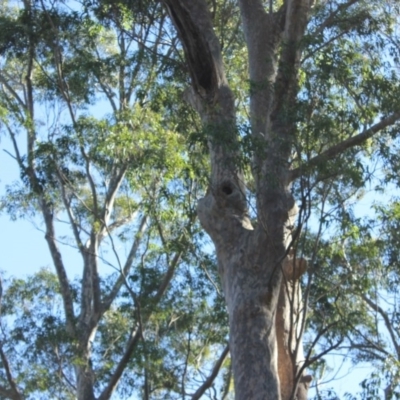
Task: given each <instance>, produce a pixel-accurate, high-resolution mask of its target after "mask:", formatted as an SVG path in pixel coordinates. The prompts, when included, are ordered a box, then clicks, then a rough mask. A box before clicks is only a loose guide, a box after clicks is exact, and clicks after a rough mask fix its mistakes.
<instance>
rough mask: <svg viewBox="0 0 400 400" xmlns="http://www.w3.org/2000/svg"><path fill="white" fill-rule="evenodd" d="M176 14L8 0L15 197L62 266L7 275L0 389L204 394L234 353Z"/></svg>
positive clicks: (0, 101)
mask: <svg viewBox="0 0 400 400" xmlns="http://www.w3.org/2000/svg"><path fill="white" fill-rule="evenodd" d="M165 19H166V16H165V13H164V12H163V9H162V7H161V5H160V4H154V3H151V2H146V1H144V2H135V1H132V2H114V1H113V2H96V1H95V2H93V1H88V2H86V1H83V2H81V3H79V2H63V1H62V2H57V1H56V2H52V1H51V2H47V1H30V0H26V1H22V2H10V3H7V2H2V3H1V16H0V52H1V56H2V58H1V66H0V110H1V111H0V115H1V131H2V134H3V135H4V136H7V137H8V140H9V141H10V142H11V144H12V149H13V151H11V152H9V155H10V157H12V158H13V159H14V161H15V162H16V163H17V165H18V168H19V171H20V175H21V180H20V181H19V182H15V183H13V184H12V185H10V186H8V188H7V191H6V193H5V195H4V196H3V198H2V203H1V206H2V210H3V211H6V212H8V213H9V215H10V216H11V217H12V218H18V217H24V218H29V219H32V220H33V222H34V223H36V224H37V225H38V226H39V228H40V229H42V230H43V231H44V234H45V236H44V237H45V240H46V242H47V245H48V249H49V253H50V256H51V259H52V264H53V267H54V271H55V273H53V272H52V271H51V270H46V269H45V270H41V271H40V272H38V273H37V274H35V275H34V276H32V277H30V278H28V279H27V280H26V281H24V280H21V279H10V280H6V279H5V280H4V282H3V286H4V293H3V298H2V309H1V312H2V322H1V324H2V333H1V335H2V338H1V346H0V358H1V363H0V365H1V368H0V396H1V397H2V398H11V399H22V398H35V399H38V398H46V399H48V398H54V399H55V398H60V399H68V398H71V399H72V398H78V399H81V400H90V399H95V398H96V399H102V400H104V399H109V398H111V396H112V395H113V393H115V391H116V390H117V388H118V393H119V396H121V397H129V396H131V395H132V394H135V395H136V396H141V397H143V398H147V399H148V398H165V396H166V393H168V396H171V397H173V396H179V397H182V396H184V395H186V394H187V393H192V394H196V396H198V397H200V396H201V395H202V394H203V393H204V392H205V391H206V389H208V388H209V387H210V386H211V384H212V382H213V377H214V376H215V375H216V372H218V370H219V369H220V367H221V365H222V363H223V361H224V360H225V358H226V355H227V348H226V344H225V343H224V342H225V340H226V339H225V338H226V330H225V329H224V328H223V321H224V315H225V314H224V312H223V308H222V302H221V301H220V300H219V296H218V293H216V292H215V289H214V286H215V283H214V280H215V274H214V262H213V260H212V257H210V256H209V255H207V254H202V252H201V251H200V250H198V244H199V243H200V238H201V233H200V232H199V227H198V226H197V224H196V222H195V215H196V213H195V203H194V201H195V199H196V198H197V197H198V193H199V192H200V193H201V191H202V187H203V183H202V181H201V179H196V180H195V179H194V177H195V175H199V174H197V172H196V171H199V170H200V171H201V170H202V169H203V167H204V164H205V161H204V156H203V154H202V152H201V151H199V150H198V146H197V144H196V143H194V142H193V143H192V144H190V143H187V142H186V138H185V137H184V136H183V135H182V132H184V133H185V135H186V133H187V131H188V130H190V132H191V133H193V135H194V136H195V133H196V125H195V124H196V118H195V117H194V116H193V113H192V112H191V111H190V110H188V108H187V107H185V106H184V105H183V104H181V103H179V102H177V101H174V100H175V99H176V96H177V93H178V89H179V87H180V85H181V81H182V79H181V77H180V75H179V74H180V71H179V68H177V67H179V65H180V64H179V63H180V61H179V58H174V57H175V55H171V54H172V53H173V51H172V49H174V46H176V42H177V39H176V38H173V37H168V36H167V33H168V32H167V30H166V29H165V27H164V25H165ZM167 44H168V46H167ZM160 74H163V79H160ZM178 116H179V118H178ZM189 122H190V124H191V127H190V128H188V126H189V125H188V124H189ZM193 122H194V124H193ZM184 139H185V140H184ZM189 146H190V149H191V151H190V153H188V148H189ZM63 226H68V228H69V231H68V232H67V233H65V229H64V228H63ZM71 248H72V249H73V251H74V252H78V253H79V255H80V258H81V260H80V263H79V265H78V266H77V265H71V261H70V259H69V257H68V251H71V250H70V249H71ZM68 249H69V250H68ZM194 262H195V263H196V265H198V268H196V269H194V268H193V263H194ZM79 266H80V270H81V272H80V274H81V275H80V277H79V278H75V279H74V277H73V276H72V272H71V271H70V268H71V267H75V270H76V268H77V267H78V270H79ZM211 310H212V312H211ZM195 320H196V321H197V322H198V323H199V325H195V324H194V323H193V321H195ZM221 323H222V328H221ZM211 350H212V351H213V352H215V351H217V352H219V354H220V360H219V361H218V360H217V361H218V362H217V363H216V365H214V364H213V362H210V356H209V354H210V351H211ZM212 361H213V360H212ZM127 370H128V371H129V373H126V371H127ZM210 370H211V372H210V374H211V375H210V376H208V371H210ZM228 388H229V384H228Z"/></svg>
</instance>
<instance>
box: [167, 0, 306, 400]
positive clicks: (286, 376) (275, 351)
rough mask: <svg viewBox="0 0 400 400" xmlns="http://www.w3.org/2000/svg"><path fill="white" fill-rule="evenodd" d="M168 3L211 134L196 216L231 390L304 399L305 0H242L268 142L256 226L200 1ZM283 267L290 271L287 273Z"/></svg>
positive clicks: (256, 163)
mask: <svg viewBox="0 0 400 400" xmlns="http://www.w3.org/2000/svg"><path fill="white" fill-rule="evenodd" d="M165 4H166V5H167V7H168V9H169V12H170V15H171V18H172V20H173V22H174V24H175V27H176V28H177V31H178V33H179V35H180V38H181V41H182V44H183V47H184V50H185V54H186V59H187V63H188V66H189V70H190V73H191V77H192V84H193V87H192V91H191V93H190V94H189V95H188V96H187V98H188V99H189V101H190V102H191V104H192V105H193V106H194V107H195V108H196V109H197V111H198V112H199V113H200V115H201V117H202V120H203V124H204V126H205V127H206V129H207V132H208V135H209V148H210V157H211V182H210V188H209V191H208V193H207V195H206V197H205V198H203V199H201V200H200V201H199V204H198V215H199V218H200V222H201V224H202V226H203V227H204V229H205V230H206V231H207V232H208V234H209V235H210V236H211V238H212V240H213V242H214V245H215V249H216V253H217V259H218V267H219V273H220V276H221V281H222V285H223V289H224V294H225V299H226V304H227V309H228V313H229V324H230V344H229V346H230V351H231V356H232V362H233V373H234V381H235V394H236V398H237V399H240V400H242V399H243V400H244V399H246V400H249V399H260V400H261V399H263V400H264V399H273V400H276V399H284V400H289V399H291V398H295V397H296V398H298V399H306V398H307V388H306V385H305V384H304V383H305V382H306V381H307V380H309V379H308V377H303V378H302V375H303V374H304V371H303V368H302V362H303V355H302V347H301V346H300V344H301V329H299V327H301V320H302V316H303V310H302V306H301V301H300V292H299V290H298V289H299V283H298V278H299V276H300V274H297V275H296V274H295V271H296V270H300V269H301V268H296V265H301V264H302V263H301V262H300V264H299V263H297V264H296V262H295V261H293V262H292V268H289V267H287V265H289V264H288V263H289V261H288V260H289V258H288V252H289V245H290V242H291V234H292V230H293V224H294V219H295V215H296V212H297V211H296V205H295V202H294V199H293V197H292V195H291V192H290V184H291V182H290V171H289V160H290V152H291V146H292V143H293V135H294V132H295V124H294V121H293V120H291V119H290V118H289V117H288V115H289V114H290V113H291V111H292V110H293V107H294V103H295V98H296V90H297V69H298V60H299V54H300V52H299V49H298V45H299V41H300V40H301V38H302V36H303V32H304V30H305V26H306V22H307V12H308V9H309V3H308V0H287V1H285V3H284V5H283V6H282V7H281V8H280V9H279V10H278V11H277V12H272V11H271V12H270V13H267V12H266V11H265V9H264V6H263V4H262V2H261V0H240V1H239V6H240V11H241V15H242V21H243V27H244V33H245V38H246V42H247V45H248V50H249V75H250V80H251V86H252V91H251V95H250V111H251V124H252V135H253V138H254V142H255V143H260V142H261V141H262V143H264V144H263V145H261V146H258V149H257V150H256V151H254V157H253V165H252V169H253V175H254V180H255V182H256V190H257V192H256V200H257V225H256V226H255V228H253V226H252V225H251V223H250V220H249V218H248V212H247V211H248V210H247V199H246V188H245V185H244V182H243V178H242V174H241V171H240V170H239V168H238V167H237V165H239V162H238V159H239V158H238V151H239V149H238V143H237V132H236V128H235V126H236V123H235V107H234V98H233V95H232V92H231V90H230V88H229V85H228V82H227V80H226V78H225V74H224V68H223V63H222V56H221V52H220V48H219V42H218V39H217V37H216V35H215V32H214V30H213V26H212V18H211V16H210V13H209V11H208V9H207V4H206V1H205V0H191V1H185V0H165ZM282 44H284V45H282ZM279 54H280V57H279ZM292 258H293V257H291V258H290V259H292ZM284 269H286V270H290V271H291V272H292V275H291V276H289V275H290V273H289V274H287V273H286V274H284V273H283V270H284ZM297 272H298V271H297ZM303 272H304V271H303ZM295 275H296V276H297V277H296V278H294V276H295ZM278 304H279V307H278ZM293 316H296V317H293ZM299 322H300V324H299Z"/></svg>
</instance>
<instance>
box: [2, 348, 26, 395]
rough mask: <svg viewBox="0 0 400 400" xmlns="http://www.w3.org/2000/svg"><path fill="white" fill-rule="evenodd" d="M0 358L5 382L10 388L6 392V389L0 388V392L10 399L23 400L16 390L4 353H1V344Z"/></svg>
mask: <svg viewBox="0 0 400 400" xmlns="http://www.w3.org/2000/svg"><path fill="white" fill-rule="evenodd" d="M0 358H1V362H2V364H3V367H4V369H5V371H6V376H7V381H8V383H9V384H10V386H11V390H8V389H5V388H3V387H1V388H0V392H2V391H4V394H5V395H6V396H7V397H8V398H10V399H13V400H14V399H15V400H23V397H22V395H21V394H20V392H19V390H18V387H17V384H16V383H15V381H14V378H13V376H12V373H11V368H10V364H9V362H8V359H7V356H6V355H5V353H4V351H3V345H2V344H0ZM6 393H7V394H6Z"/></svg>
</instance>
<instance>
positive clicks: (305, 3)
mask: <svg viewBox="0 0 400 400" xmlns="http://www.w3.org/2000/svg"><path fill="white" fill-rule="evenodd" d="M285 6H286V15H285V29H284V33H283V47H282V53H281V57H280V60H279V71H278V76H277V79H276V84H275V94H274V106H273V111H272V115H271V119H272V120H275V119H282V120H285V121H286V120H288V117H287V115H288V114H289V115H290V113H291V111H292V110H291V109H290V108H291V106H293V105H294V103H295V98H296V95H297V86H298V82H297V80H298V78H297V75H298V70H299V65H300V55H301V40H302V39H303V36H304V32H305V30H306V27H307V22H308V14H309V10H310V0H288V1H287V2H286V4H285ZM280 124H282V122H280ZM278 133H281V132H278Z"/></svg>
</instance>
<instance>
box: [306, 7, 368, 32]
mask: <svg viewBox="0 0 400 400" xmlns="http://www.w3.org/2000/svg"><path fill="white" fill-rule="evenodd" d="M359 1H360V0H349V1H348V2H347V3H343V4H341V5H340V6H339V7H338V8H337V9H336V10H335V11H333V12H332V13H331V14H330V15H329V16H328V18H326V19H325V21H324V22H322V23H321V24H319V25H318V26H317V28H316V29H315V30H314V31H312V32H311V35H312V36H316V35H319V34H320V33H321V32H322V31H323V30H324V29H325V28H328V27H330V26H332V25H333V24H334V23H335V22H336V17H337V15H338V14H339V13H341V12H342V11H345V10H347V9H348V8H349V7H351V6H352V5H353V4H355V3H358V2H359Z"/></svg>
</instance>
